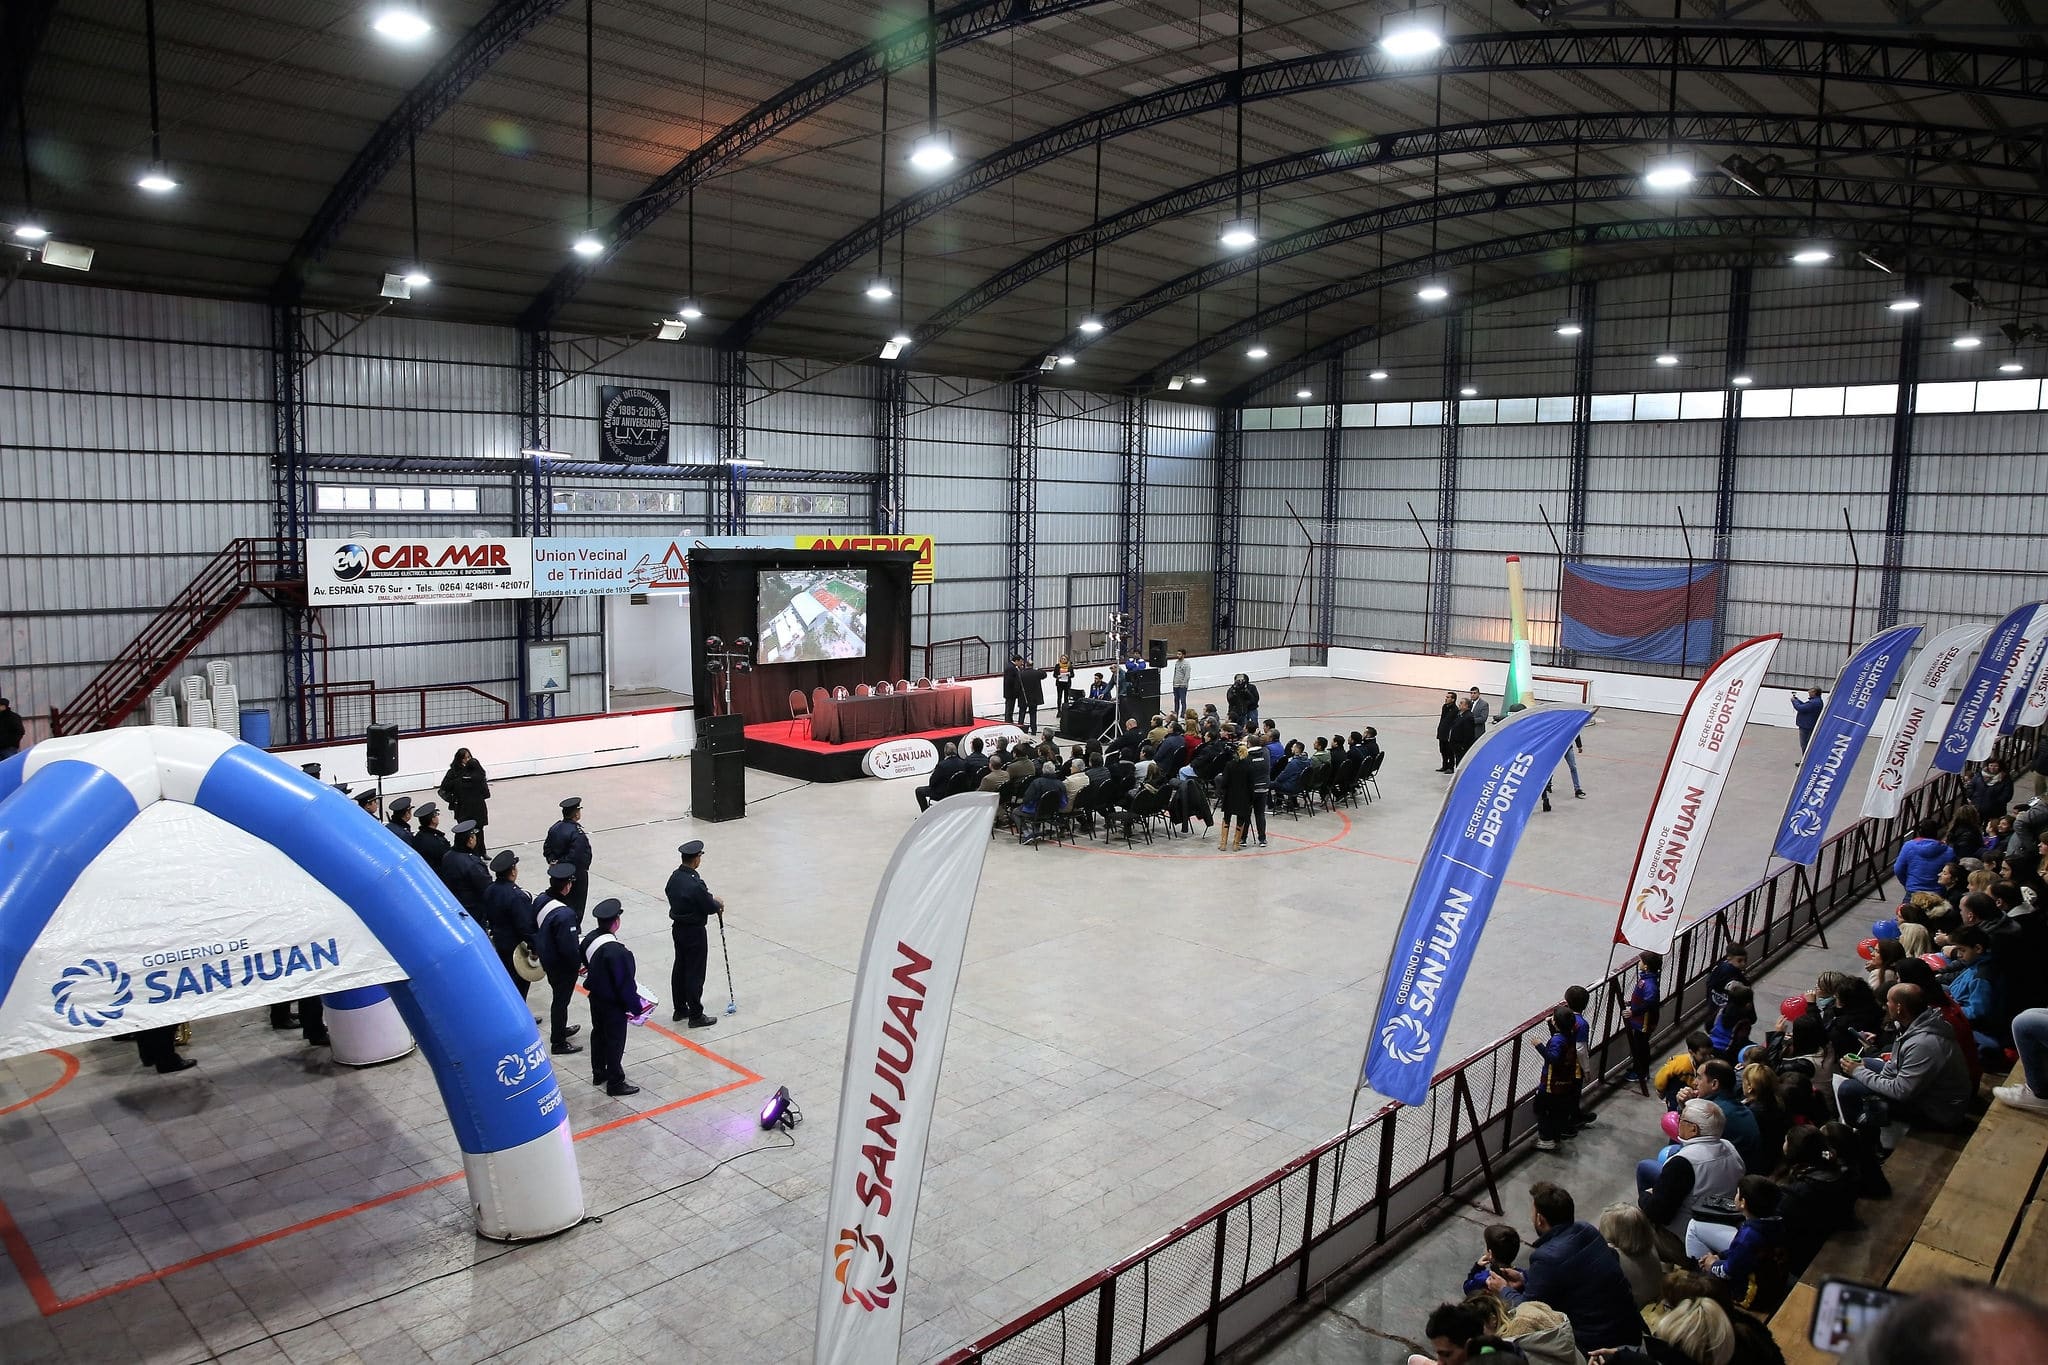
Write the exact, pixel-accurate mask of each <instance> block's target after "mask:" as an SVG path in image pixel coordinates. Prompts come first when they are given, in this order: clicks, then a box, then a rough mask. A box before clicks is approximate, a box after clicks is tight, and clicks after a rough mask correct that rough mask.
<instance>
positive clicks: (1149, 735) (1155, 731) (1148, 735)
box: [1145, 716, 1166, 749]
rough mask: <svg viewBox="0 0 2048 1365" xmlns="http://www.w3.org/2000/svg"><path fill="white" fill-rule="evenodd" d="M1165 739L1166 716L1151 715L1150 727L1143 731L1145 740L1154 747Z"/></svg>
mask: <svg viewBox="0 0 2048 1365" xmlns="http://www.w3.org/2000/svg"><path fill="white" fill-rule="evenodd" d="M1165 741H1166V717H1165V716H1154V717H1152V728H1151V729H1149V730H1147V731H1146V732H1145V742H1146V743H1147V744H1149V745H1151V746H1152V747H1153V748H1155V749H1156V748H1158V747H1159V746H1160V745H1161V744H1163V743H1164V742H1165Z"/></svg>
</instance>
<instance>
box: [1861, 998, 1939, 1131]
mask: <svg viewBox="0 0 2048 1365" xmlns="http://www.w3.org/2000/svg"><path fill="white" fill-rule="evenodd" d="M1885 1014H1886V1017H1887V1018H1888V1019H1889V1020H1890V1021H1891V1022H1892V1023H1894V1024H1895V1025H1897V1026H1898V1030H1899V1032H1898V1037H1897V1039H1896V1040H1895V1041H1894V1042H1893V1043H1892V1059H1891V1060H1890V1061H1889V1062H1886V1061H1883V1060H1881V1059H1878V1058H1874V1057H1872V1058H1863V1057H1858V1056H1855V1055H1853V1054H1852V1055H1850V1056H1845V1057H1843V1058H1842V1060H1841V1062H1840V1063H1839V1069H1840V1071H1841V1075H1839V1076H1838V1077H1836V1078H1835V1108H1836V1110H1837V1112H1839V1113H1840V1114H1841V1115H1842V1121H1843V1122H1845V1123H1847V1124H1848V1125H1849V1126H1850V1127H1852V1128H1853V1127H1855V1126H1856V1125H1857V1123H1858V1122H1859V1121H1861V1119H1862V1118H1863V1117H1864V1111H1865V1107H1866V1106H1867V1105H1868V1104H1869V1102H1870V1101H1871V1100H1873V1099H1878V1100H1883V1101H1884V1102H1885V1104H1886V1105H1887V1107H1888V1108H1889V1109H1890V1112H1891V1118H1892V1120H1893V1121H1894V1122H1900V1123H1910V1124H1913V1125H1915V1126H1922V1127H1928V1128H1954V1127H1957V1126H1958V1125H1960V1124H1961V1123H1962V1121H1963V1117H1964V1107H1965V1106H1966V1105H1967V1104H1968V1102H1969V1098H1970V1069H1969V1066H1968V1065H1967V1064H1966V1063H1965V1062H1964V1060H1963V1051H1962V1049H1961V1048H1960V1047H1958V1046H1956V1040H1955V1035H1954V1034H1953V1033H1952V1032H1951V1031H1950V1029H1949V1026H1948V1022H1947V1021H1946V1020H1944V1019H1943V1018H1942V1017H1941V1012H1940V1011H1939V1010H1936V1009H1930V1008H1928V1001H1927V997H1926V994H1925V993H1924V992H1923V991H1921V989H1920V988H1919V987H1918V986H1907V985H1898V986H1894V987H1892V989H1891V994H1890V995H1889V996H1887V997H1886V999H1885ZM1873 1063H1875V1064H1874V1065H1873Z"/></svg>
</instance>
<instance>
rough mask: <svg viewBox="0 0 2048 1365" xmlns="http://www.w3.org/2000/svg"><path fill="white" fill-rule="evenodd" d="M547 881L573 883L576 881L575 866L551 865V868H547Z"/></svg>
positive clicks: (572, 864)
mask: <svg viewBox="0 0 2048 1365" xmlns="http://www.w3.org/2000/svg"><path fill="white" fill-rule="evenodd" d="M548 880H549V881H551V882H573V881H575V880H576V864H574V863H555V864H553V865H552V866H550V867H549V868H548Z"/></svg>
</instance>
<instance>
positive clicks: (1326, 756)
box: [1308, 735, 1344, 768]
mask: <svg viewBox="0 0 2048 1365" xmlns="http://www.w3.org/2000/svg"><path fill="white" fill-rule="evenodd" d="M1337 752H1338V753H1340V754H1341V753H1343V752H1344V737H1343V736H1342V735H1339V736H1338V737H1337ZM1308 762H1309V766H1310V767H1312V768H1322V767H1327V766H1328V765H1329V762H1330V739H1329V736H1327V735H1317V736H1316V747H1315V748H1314V749H1312V750H1310V751H1309V756H1308Z"/></svg>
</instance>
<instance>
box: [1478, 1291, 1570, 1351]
mask: <svg viewBox="0 0 2048 1365" xmlns="http://www.w3.org/2000/svg"><path fill="white" fill-rule="evenodd" d="M1494 1335H1495V1336H1497V1337H1498V1338H1500V1339H1501V1340H1502V1341H1505V1342H1509V1343H1512V1345H1513V1347H1514V1349H1515V1350H1518V1351H1520V1352H1521V1353H1522V1359H1524V1360H1526V1361H1529V1362H1530V1365H1580V1362H1582V1361H1584V1360H1585V1358H1586V1357H1585V1356H1584V1355H1582V1354H1581V1353H1580V1351H1579V1347H1578V1343H1577V1342H1576V1341H1575V1340H1574V1339H1573V1337H1572V1324H1571V1319H1569V1318H1567V1317H1566V1316H1565V1315H1564V1314H1562V1313H1560V1312H1558V1311H1557V1310H1556V1309H1555V1308H1552V1307H1551V1306H1550V1305H1549V1304H1547V1303H1537V1302H1535V1301H1533V1300H1531V1301H1527V1302H1524V1303H1518V1304H1516V1305H1515V1306H1514V1308H1513V1310H1512V1311H1511V1312H1510V1313H1509V1314H1508V1316H1507V1320H1506V1321H1505V1322H1503V1323H1501V1324H1500V1326H1499V1327H1497V1328H1495V1329H1494ZM1481 1359H1482V1360H1483V1359H1485V1353H1484V1351H1483V1350H1482V1353H1481Z"/></svg>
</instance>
